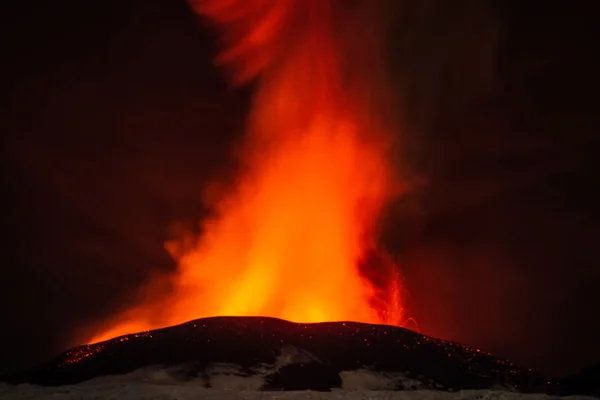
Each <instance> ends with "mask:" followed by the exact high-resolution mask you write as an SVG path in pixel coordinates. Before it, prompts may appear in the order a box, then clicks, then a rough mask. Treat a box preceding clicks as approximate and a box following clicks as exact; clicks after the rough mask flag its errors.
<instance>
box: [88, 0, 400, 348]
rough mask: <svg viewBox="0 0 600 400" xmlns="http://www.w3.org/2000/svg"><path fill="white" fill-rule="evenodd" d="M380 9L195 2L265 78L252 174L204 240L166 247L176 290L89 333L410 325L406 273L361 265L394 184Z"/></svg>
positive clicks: (236, 72) (220, 209) (323, 1)
mask: <svg viewBox="0 0 600 400" xmlns="http://www.w3.org/2000/svg"><path fill="white" fill-rule="evenodd" d="M378 3H379V2H378V1H372V0H365V1H362V2H355V4H352V5H349V4H348V3H347V2H339V1H336V0H286V1H281V0H212V1H210V0H207V1H199V2H195V3H193V4H192V6H193V7H194V9H195V10H196V11H197V12H198V13H199V14H200V15H203V16H207V17H209V18H210V19H211V20H212V21H213V22H215V23H216V24H217V25H218V27H219V28H220V29H222V31H223V33H224V35H223V37H224V40H225V41H226V43H227V44H228V45H229V46H230V47H229V48H228V50H227V51H225V52H224V53H223V54H222V55H221V56H220V59H219V60H220V62H221V63H223V65H224V66H226V67H230V68H231V70H232V72H233V77H234V78H235V80H236V82H237V83H244V82H246V81H248V80H250V79H256V80H257V88H256V92H255V97H254V103H253V109H252V112H251V114H250V120H249V126H248V134H247V143H246V146H245V152H244V154H243V156H242V162H243V165H244V166H245V173H244V175H243V176H240V177H239V180H238V182H237V184H236V186H235V187H234V188H232V189H231V190H230V191H229V192H228V193H226V195H225V196H224V197H223V198H222V199H221V200H220V201H219V202H217V204H216V205H215V214H214V215H215V216H214V217H213V218H211V219H209V220H206V221H204V222H203V224H202V228H203V233H202V236H201V237H200V238H195V237H193V236H191V235H190V236H186V237H183V238H181V240H179V241H176V242H169V243H167V248H168V249H169V251H170V252H171V254H172V255H173V257H174V258H175V259H176V260H177V261H178V265H179V268H178V272H177V274H176V276H172V277H170V279H171V280H170V282H169V284H170V285H171V287H172V293H171V294H170V295H168V296H167V297H166V298H164V297H163V298H160V300H159V299H158V298H157V295H156V294H154V293H153V290H151V288H152V287H154V286H150V289H148V290H147V291H146V296H144V298H143V299H142V300H141V301H140V303H139V304H138V305H137V306H135V307H133V308H131V309H129V310H127V311H126V312H125V313H123V314H122V315H121V316H120V317H119V318H117V320H115V321H111V323H110V324H109V326H110V327H109V329H107V330H105V331H103V332H101V333H100V334H99V335H97V336H96V337H95V338H94V339H93V341H99V340H105V339H108V338H111V337H114V336H117V335H122V334H126V333H130V332H137V331H143V330H147V329H155V328H160V327H164V326H169V325H174V324H178V323H182V322H185V321H189V320H192V319H195V318H200V317H206V316H213V315H230V316H233V315H238V316H251V315H262V316H272V317H279V318H283V319H287V320H290V321H296V322H321V321H340V320H352V321H360V322H371V323H388V324H399V323H400V322H401V320H402V307H401V304H400V300H401V299H400V289H399V279H397V278H396V275H395V274H394V275H393V276H389V277H388V279H384V280H383V281H384V282H385V284H383V285H382V284H378V285H374V284H372V283H371V282H370V281H369V280H368V279H366V278H365V277H364V275H365V274H363V273H361V271H360V269H359V263H360V262H361V260H362V259H363V257H364V256H365V254H366V252H367V251H368V250H369V249H371V248H373V246H374V239H375V235H376V232H375V229H376V222H377V218H378V217H379V214H380V212H381V209H382V207H383V206H385V204H386V202H387V201H388V200H389V199H390V198H391V196H393V195H395V194H397V189H398V187H397V185H396V182H395V179H394V176H393V173H392V170H391V167H390V165H389V163H388V156H387V152H388V151H389V147H390V144H391V140H390V135H389V130H390V125H389V124H388V123H387V121H384V118H383V114H384V112H383V110H385V109H386V97H387V96H385V95H384V94H385V90H384V88H385V87H386V85H385V82H384V81H383V76H384V74H383V73H382V71H381V68H380V67H381V65H380V63H379V57H380V55H381V54H380V48H379V46H380V44H381V42H382V40H381V39H382V38H381V37H380V34H379V32H378V31H379V30H382V29H381V26H382V24H381V18H380V17H381V11H382V7H381V4H378ZM390 270H393V268H392V269H390ZM388 274H389V273H388Z"/></svg>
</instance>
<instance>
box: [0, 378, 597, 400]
mask: <svg viewBox="0 0 600 400" xmlns="http://www.w3.org/2000/svg"><path fill="white" fill-rule="evenodd" d="M231 387H236V384H232V385H231ZM9 399H10V400H26V399H39V400H44V399H52V400H75V399H77V400H100V399H111V400H113V399H115V400H116V399H123V400H303V399H310V400H312V399H315V400H316V399H320V400H341V399H344V400H553V399H558V398H557V397H551V396H547V395H543V394H527V395H525V394H518V393H514V392H504V391H490V390H471V391H461V392H455V393H448V392H436V391H428V390H417V391H401V392H391V391H369V390H361V391H347V390H335V391H333V392H330V393H320V392H310V391H306V392H257V391H253V390H241V391H233V390H216V389H205V388H203V387H201V386H198V385H194V384H178V385H174V384H153V383H144V382H139V381H135V380H134V381H133V382H130V383H127V382H126V381H125V380H123V379H119V380H116V381H112V382H111V381H110V380H109V379H103V380H102V381H98V380H94V381H88V382H85V383H81V384H78V385H73V386H60V387H39V386H32V385H17V386H9V385H5V384H0V400H9ZM564 399H570V400H584V399H585V400H587V399H590V400H591V399H592V398H589V397H588V398H586V397H583V396H571V397H565V398H564Z"/></svg>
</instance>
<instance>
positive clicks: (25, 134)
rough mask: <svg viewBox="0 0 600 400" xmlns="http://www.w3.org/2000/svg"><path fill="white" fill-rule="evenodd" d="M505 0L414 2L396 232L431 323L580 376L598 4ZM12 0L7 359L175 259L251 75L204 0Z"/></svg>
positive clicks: (398, 60) (399, 51)
mask: <svg viewBox="0 0 600 400" xmlns="http://www.w3.org/2000/svg"><path fill="white" fill-rule="evenodd" d="M488 2H489V3H490V4H487V3H485V2H484V1H475V0H461V1H457V2H444V1H441V0H439V1H435V0H428V1H423V2H421V3H419V2H417V1H412V2H408V1H407V2H399V4H402V5H399V7H398V8H399V10H398V17H397V18H396V19H395V22H394V29H392V32H390V40H389V41H390V43H389V46H388V47H389V49H390V57H389V63H390V70H391V71H392V74H393V78H394V88H395V89H396V90H395V91H396V92H397V97H398V113H399V115H401V116H402V119H403V120H404V121H405V123H406V125H405V131H404V132H402V135H401V140H402V143H403V147H402V152H401V154H398V157H399V158H401V159H403V160H405V161H406V163H407V164H408V166H409V167H410V169H411V173H412V174H414V176H418V177H419V179H418V181H419V182H422V184H420V185H418V186H417V187H415V188H414V189H413V191H412V192H410V193H409V194H408V195H407V196H405V197H404V198H402V199H400V200H399V201H398V202H397V203H396V204H394V205H393V206H392V207H391V208H390V210H389V212H388V215H387V217H386V219H385V227H384V232H383V234H382V238H381V242H382V244H383V245H385V247H386V248H387V249H388V250H389V251H390V252H391V253H393V254H394V255H396V256H397V257H398V260H399V262H400V267H401V269H402V272H403V274H404V276H405V285H406V289H407V291H408V299H407V301H408V308H409V309H408V311H409V314H410V315H412V316H413V317H414V318H415V319H416V321H417V323H418V325H419V328H420V330H421V331H422V332H423V333H426V334H431V335H434V336H437V337H442V338H444V339H451V340H457V341H462V342H466V343H468V344H471V345H474V346H478V347H481V348H485V349H487V350H489V351H491V352H493V353H495V354H496V355H498V356H502V357H507V358H510V359H512V360H514V361H515V362H517V363H519V364H522V365H523V366H526V367H531V368H534V369H537V370H539V371H541V372H544V373H547V374H551V375H564V374H568V373H572V372H575V371H577V370H579V369H581V368H583V367H585V366H587V365H589V364H593V363H595V362H598V361H600V341H598V340H597V338H598V337H600V318H599V317H598V312H597V307H598V305H600V301H599V300H600V288H599V285H600V268H599V264H598V258H597V243H598V239H600V229H599V228H600V225H599V224H600V220H599V216H600V213H599V212H598V204H600V190H598V187H599V185H598V177H597V171H600V168H599V167H600V161H599V159H598V158H595V157H594V155H595V154H596V153H597V151H598V148H599V146H598V145H599V144H600V143H599V139H598V135H597V132H598V128H599V127H598V117H597V115H596V110H597V109H598V108H597V93H598V92H599V89H600V88H599V87H598V77H597V70H598V66H597V64H594V62H593V61H592V59H593V58H594V54H593V53H594V52H593V51H592V50H591V49H592V45H594V43H595V42H596V40H595V37H594V34H593V31H592V27H593V26H594V25H595V17H594V15H595V14H594V13H593V12H592V11H591V10H585V9H583V8H582V6H583V5H584V4H586V6H587V2H586V3H584V2H569V3H568V4H567V2H564V1H562V2H561V1H545V2H539V1H517V0H510V1H504V2H502V1H496V2H495V3H494V2H491V1H488ZM11 3H12V4H11ZM411 3H415V5H412V4H411ZM446 3H448V5H447V4H446ZM450 3H451V5H449V4H450ZM541 3H543V4H544V5H543V6H540V4H541ZM589 3H590V4H589V7H590V8H591V7H592V6H593V3H592V2H589ZM416 4H419V5H416ZM484 4H485V5H486V7H487V8H485V10H484V7H483V6H482V5H484ZM2 7H3V8H4V10H3V12H2V19H3V21H2V24H1V29H2V30H3V31H4V32H3V34H2V37H3V45H2V52H3V55H2V60H3V62H2V67H3V69H4V72H3V73H2V76H3V78H4V79H5V82H4V83H3V90H2V92H3V94H5V95H7V96H8V99H7V101H4V102H2V104H3V105H2V108H1V109H0V110H1V111H0V112H1V114H0V115H1V118H0V124H1V126H2V137H1V138H2V158H1V160H2V168H1V179H2V187H3V195H2V198H3V203H4V205H3V210H2V211H3V212H2V230H3V237H4V239H3V252H2V254H3V261H2V270H1V275H0V288H1V289H0V305H1V314H0V315H1V320H2V324H1V327H2V328H1V330H0V354H1V357H0V371H2V370H11V369H17V368H22V367H24V366H27V365H30V364H31V363H35V362H39V361H42V360H44V359H46V358H48V357H51V356H53V355H54V354H56V353H57V352H59V351H62V350H65V349H66V348H69V347H71V346H74V345H77V344H79V343H80V340H81V339H80V338H81V337H82V335H84V334H85V332H86V331H87V330H89V328H90V326H93V324H95V323H97V322H98V321H99V320H101V319H102V318H103V317H106V316H107V315H111V314H113V313H114V312H115V311H116V310H119V309H121V307H123V306H124V305H126V304H127V303H128V302H130V301H131V299H132V298H133V297H134V295H135V293H136V288H138V287H140V285H141V284H142V283H143V282H144V281H145V280H146V279H147V278H148V277H149V276H151V275H152V274H154V273H157V272H161V271H163V272H164V271H169V270H172V269H174V267H175V265H174V263H173V261H172V260H171V259H170V258H169V256H168V254H167V252H166V251H165V250H164V248H163V243H164V241H165V240H166V239H167V238H169V235H170V232H172V229H173V224H174V223H175V222H180V223H185V224H191V225H192V226H193V225H194V224H196V223H197V222H198V221H199V220H200V219H201V218H202V216H203V215H204V213H205V212H206V210H204V209H203V208H202V202H201V193H202V188H203V187H204V186H205V185H206V184H207V183H209V182H213V181H215V180H218V181H221V182H227V181H228V180H230V179H232V177H233V176H234V175H235V160H234V158H233V156H232V152H231V149H232V147H233V146H234V145H235V144H236V143H237V141H238V140H239V139H240V137H241V135H242V133H243V126H244V119H245V116H246V113H247V111H248V107H249V104H250V94H251V89H252V88H251V87H248V88H243V89H233V88H231V87H230V86H229V85H228V83H227V82H226V81H225V79H224V77H223V76H222V74H221V71H219V70H218V69H217V68H215V67H214V66H213V63H212V58H213V56H214V55H215V52H216V51H217V47H216V42H215V38H214V37H213V35H212V34H211V32H210V31H209V30H207V29H206V27H204V26H203V25H202V24H201V23H200V21H199V20H198V18H197V17H196V16H195V15H194V14H193V13H192V11H190V10H189V8H188V6H187V4H186V3H185V2H184V1H179V0H118V1H117V0H102V1H99V0H89V1H85V2H83V1H75V0H62V1H52V2H49V1H38V0H32V1H28V2H22V1H10V2H6V5H3V6H2ZM594 29H595V28H594ZM165 307H168V304H165Z"/></svg>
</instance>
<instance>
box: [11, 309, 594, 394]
mask: <svg viewBox="0 0 600 400" xmlns="http://www.w3.org/2000/svg"><path fill="white" fill-rule="evenodd" d="M149 370H154V371H158V370H160V371H167V372H168V374H169V376H170V377H171V378H174V379H176V380H178V381H186V382H187V381H195V382H200V383H201V384H202V385H203V386H205V387H208V388H210V387H217V386H218V385H217V384H216V382H218V381H220V382H222V381H223V379H230V380H231V379H238V380H240V379H241V380H244V379H245V380H247V381H248V382H253V383H252V384H251V385H250V386H252V388H253V389H256V390H320V391H328V390H331V389H335V388H344V389H348V388H352V387H353V386H359V387H360V389H370V390H411V389H434V390H462V389H492V388H493V389H505V390H513V391H519V392H528V393H549V394H559V393H560V392H561V385H560V382H555V381H549V380H547V379H545V378H544V377H542V376H539V375H537V374H534V373H532V372H531V371H530V370H524V369H521V368H519V367H517V366H516V365H514V364H512V363H510V362H509V361H507V360H503V359H500V358H497V357H494V356H492V355H491V354H488V353H485V352H483V351H480V350H478V349H474V348H471V347H469V346H464V345H460V344H457V343H453V342H449V341H444V340H439V339H434V338H431V337H428V336H424V335H421V334H418V333H415V332H413V331H410V330H407V329H404V328H399V327H392V326H384V325H370V324H362V323H354V322H331V323H318V324H296V323H291V322H287V321H283V320H279V319H273V318H262V317H214V318H205V319H198V320H195V321H191V322H188V323H184V324H181V325H177V326H173V327H169V328H164V329H159V330H154V331H148V332H143V333H137V334H131V335H126V336H121V337H118V338H115V339H111V340H108V341H105V342H101V343H97V344H92V345H84V346H80V347H76V348H74V349H71V350H69V351H67V352H65V353H63V354H61V355H59V356H58V357H56V358H55V359H54V360H52V361H50V362H48V363H45V364H43V365H40V366H39V367H36V368H33V369H31V370H28V371H24V372H20V373H14V374H10V375H7V376H4V377H2V378H3V379H2V380H3V381H5V382H7V383H9V384H19V383H30V384H36V385H43V386H56V385H67V384H77V383H80V382H83V381H86V380H89V379H92V378H98V377H103V376H108V375H123V374H129V375H131V374H136V373H137V374H139V371H146V372H148V371H149ZM136 371H137V372H136ZM570 391H571V392H573V393H571V394H575V393H576V392H577V390H576V388H572V390H570ZM560 394H565V393H560ZM577 394H584V393H577Z"/></svg>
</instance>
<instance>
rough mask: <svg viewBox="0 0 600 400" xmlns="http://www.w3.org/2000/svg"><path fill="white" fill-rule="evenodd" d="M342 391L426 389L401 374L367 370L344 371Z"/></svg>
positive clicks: (420, 383) (341, 374)
mask: <svg viewBox="0 0 600 400" xmlns="http://www.w3.org/2000/svg"><path fill="white" fill-rule="evenodd" d="M340 377H341V378H342V389H344V390H348V391H356V390H395V389H399V388H400V389H405V390H417V389H425V385H423V383H422V382H419V381H417V380H415V379H411V378H409V377H407V376H404V375H400V374H386V373H384V372H374V371H369V370H366V369H359V370H356V371H342V372H341V373H340Z"/></svg>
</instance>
